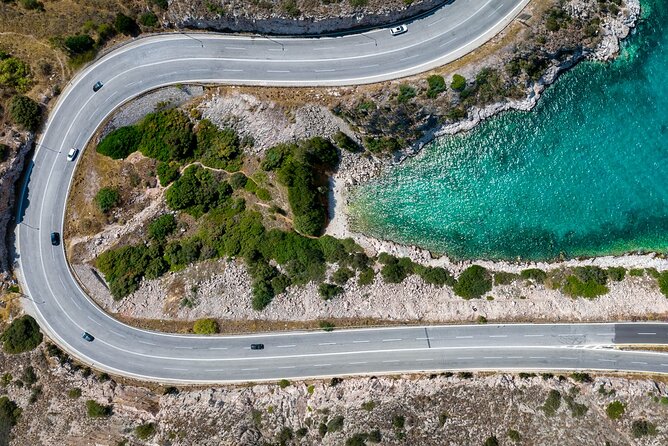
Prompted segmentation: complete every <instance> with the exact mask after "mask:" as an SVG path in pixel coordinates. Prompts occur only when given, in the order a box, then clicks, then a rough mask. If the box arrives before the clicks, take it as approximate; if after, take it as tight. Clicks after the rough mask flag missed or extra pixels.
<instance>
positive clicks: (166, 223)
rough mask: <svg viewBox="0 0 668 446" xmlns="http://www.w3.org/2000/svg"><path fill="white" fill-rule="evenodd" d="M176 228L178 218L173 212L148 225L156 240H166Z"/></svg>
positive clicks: (152, 236)
mask: <svg viewBox="0 0 668 446" xmlns="http://www.w3.org/2000/svg"><path fill="white" fill-rule="evenodd" d="M175 229H176V218H175V217H174V216H173V215H172V214H164V215H161V216H160V217H158V218H156V219H155V220H153V221H152V222H151V223H149V225H148V235H149V237H151V238H152V239H155V240H164V239H165V238H166V237H167V236H168V235H169V234H171V233H172V232H174V230H175Z"/></svg>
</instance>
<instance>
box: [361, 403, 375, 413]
mask: <svg viewBox="0 0 668 446" xmlns="http://www.w3.org/2000/svg"><path fill="white" fill-rule="evenodd" d="M375 407H376V402H375V401H365V402H363V403H362V409H364V410H366V411H367V412H371V411H372V410H373V409H374V408H375Z"/></svg>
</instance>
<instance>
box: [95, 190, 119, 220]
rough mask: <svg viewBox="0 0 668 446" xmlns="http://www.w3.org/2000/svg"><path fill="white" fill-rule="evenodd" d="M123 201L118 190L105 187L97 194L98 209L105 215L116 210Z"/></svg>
mask: <svg viewBox="0 0 668 446" xmlns="http://www.w3.org/2000/svg"><path fill="white" fill-rule="evenodd" d="M120 201H121V195H120V194H119V193H118V189H114V188H111V187H103V188H102V189H100V190H99V191H97V194H95V203H96V204H97V207H98V208H99V209H100V210H101V211H102V212H104V213H105V214H106V213H107V212H109V211H110V210H112V209H113V208H115V207H116V206H117V205H118V204H119V203H120Z"/></svg>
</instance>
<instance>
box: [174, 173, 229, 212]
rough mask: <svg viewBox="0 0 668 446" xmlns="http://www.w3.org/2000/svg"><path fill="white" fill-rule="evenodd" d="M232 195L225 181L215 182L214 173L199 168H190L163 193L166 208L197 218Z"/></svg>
mask: <svg viewBox="0 0 668 446" xmlns="http://www.w3.org/2000/svg"><path fill="white" fill-rule="evenodd" d="M230 195H232V188H231V187H230V185H229V184H228V183H227V182H225V181H218V180H216V178H215V176H214V173H213V172H211V171H210V170H208V169H205V168H203V167H200V166H196V165H193V166H190V167H188V168H187V169H186V170H184V171H183V174H182V175H181V177H180V178H178V179H177V180H176V181H174V183H173V184H172V185H171V186H170V187H169V189H167V191H165V200H166V201H167V206H169V207H170V208H171V209H174V210H185V211H186V212H188V213H190V214H192V215H195V216H199V215H201V214H203V213H206V212H208V211H209V210H210V209H212V208H213V207H216V206H217V205H218V204H221V203H222V202H224V201H225V200H227V198H229V197H230Z"/></svg>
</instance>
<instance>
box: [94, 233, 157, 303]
mask: <svg viewBox="0 0 668 446" xmlns="http://www.w3.org/2000/svg"><path fill="white" fill-rule="evenodd" d="M160 254H161V252H160V250H159V248H157V247H154V246H151V247H146V246H144V245H138V246H124V247H122V248H119V249H115V250H109V251H106V252H103V253H102V254H100V256H99V257H98V258H97V260H96V262H95V263H96V265H97V268H98V269H99V270H100V271H101V272H102V274H104V278H105V280H106V281H107V283H109V291H110V292H111V294H112V296H113V297H114V299H120V298H122V297H125V296H127V295H128V294H130V293H132V292H134V291H135V290H137V288H138V287H139V281H140V280H141V279H142V277H144V274H146V273H147V269H150V268H158V273H159V274H157V275H156V277H157V276H159V275H160V274H162V273H163V272H164V271H165V270H166V268H165V266H164V265H156V263H158V262H159V261H160V260H161V255H160ZM154 259H157V261H156V260H154Z"/></svg>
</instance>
